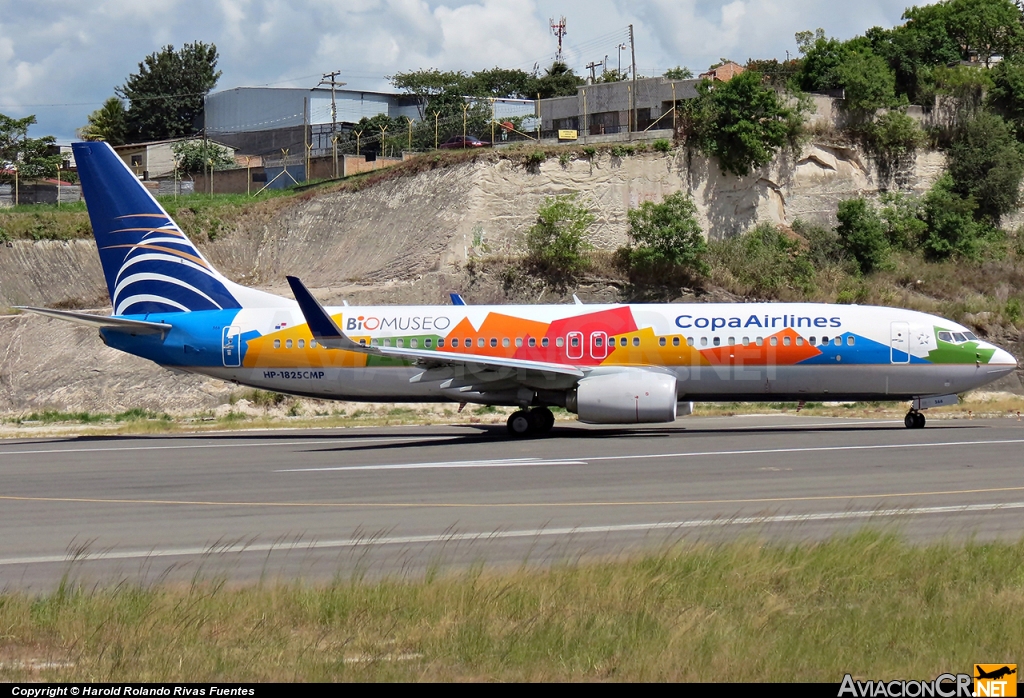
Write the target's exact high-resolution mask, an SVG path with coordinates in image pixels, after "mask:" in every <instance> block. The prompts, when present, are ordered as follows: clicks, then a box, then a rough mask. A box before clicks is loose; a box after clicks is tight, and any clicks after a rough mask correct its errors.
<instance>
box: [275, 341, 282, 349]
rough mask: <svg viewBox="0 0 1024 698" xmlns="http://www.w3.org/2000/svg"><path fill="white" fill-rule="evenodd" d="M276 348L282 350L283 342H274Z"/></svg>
mask: <svg viewBox="0 0 1024 698" xmlns="http://www.w3.org/2000/svg"><path fill="white" fill-rule="evenodd" d="M274 348H275V349H280V348H281V340H280V339H275V340H274Z"/></svg>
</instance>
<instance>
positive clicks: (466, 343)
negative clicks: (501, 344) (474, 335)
mask: <svg viewBox="0 0 1024 698" xmlns="http://www.w3.org/2000/svg"><path fill="white" fill-rule="evenodd" d="M462 346H464V347H466V348H467V349H469V348H470V347H471V346H473V340H472V339H470V338H469V337H466V338H465V339H464V340H462ZM480 346H483V345H482V344H481V345H480Z"/></svg>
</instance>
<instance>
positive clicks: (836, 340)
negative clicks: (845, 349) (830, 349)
mask: <svg viewBox="0 0 1024 698" xmlns="http://www.w3.org/2000/svg"><path fill="white" fill-rule="evenodd" d="M832 344H833V346H837V347H841V346H843V338H842V337H833V338H832Z"/></svg>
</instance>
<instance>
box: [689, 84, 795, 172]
mask: <svg viewBox="0 0 1024 698" xmlns="http://www.w3.org/2000/svg"><path fill="white" fill-rule="evenodd" d="M683 111H684V114H685V116H686V122H687V125H686V130H687V131H688V132H689V133H688V135H689V137H690V138H692V139H693V141H694V143H695V144H696V146H697V147H698V149H700V151H701V152H702V153H704V154H705V155H708V156H716V157H718V161H719V164H720V165H721V167H722V169H723V170H725V171H727V172H732V173H733V174H735V175H737V176H745V175H747V174H749V172H750V170H751V169H756V168H758V167H763V166H764V165H767V164H768V163H769V162H771V160H772V158H773V157H775V153H776V152H777V151H778V149H779V148H781V147H782V146H783V145H785V144H786V143H787V142H788V143H794V142H795V141H796V139H797V138H798V136H799V134H800V132H801V130H802V126H801V114H800V109H799V108H796V109H794V108H791V107H788V106H786V104H785V103H784V102H783V100H782V98H781V97H780V96H779V95H778V94H777V93H776V92H775V90H773V89H772V88H771V87H768V86H766V85H764V84H763V83H762V80H761V75H760V74H759V73H757V72H754V71H750V70H748V71H746V72H744V73H741V74H740V75H737V76H736V77H734V78H733V79H732V80H729V81H728V82H725V83H712V82H711V81H709V80H704V81H702V82H701V83H700V84H699V85H698V86H697V97H696V98H695V99H691V100H688V101H687V102H685V105H684V107H683Z"/></svg>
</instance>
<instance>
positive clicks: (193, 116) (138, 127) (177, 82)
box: [114, 41, 221, 142]
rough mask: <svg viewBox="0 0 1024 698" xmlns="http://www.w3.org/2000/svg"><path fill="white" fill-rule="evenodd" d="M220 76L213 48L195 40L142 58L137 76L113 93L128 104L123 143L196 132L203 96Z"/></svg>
mask: <svg viewBox="0 0 1024 698" xmlns="http://www.w3.org/2000/svg"><path fill="white" fill-rule="evenodd" d="M220 75H221V73H220V71H219V70H217V47H216V46H214V45H213V44H204V43H202V42H201V41H197V42H195V43H192V44H185V45H184V46H182V47H181V49H180V50H178V51H175V50H174V47H173V46H170V45H168V46H165V47H164V48H163V49H162V50H161V51H159V52H156V53H152V54H150V55H149V56H146V58H145V59H143V61H142V62H141V63H139V72H138V73H133V74H131V75H129V76H128V79H127V80H125V83H124V85H121V86H120V87H117V88H115V89H114V92H115V93H117V95H118V96H120V97H122V98H124V99H126V100H127V101H128V112H127V115H126V124H127V137H128V140H129V141H132V142H136V141H150V140H166V139H168V138H179V137H181V136H188V135H192V134H194V133H196V131H197V130H198V127H199V122H200V120H201V117H202V115H203V98H204V97H205V96H206V95H207V94H208V93H209V92H210V90H212V89H213V88H214V86H216V84H217V80H218V79H219V78H220Z"/></svg>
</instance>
